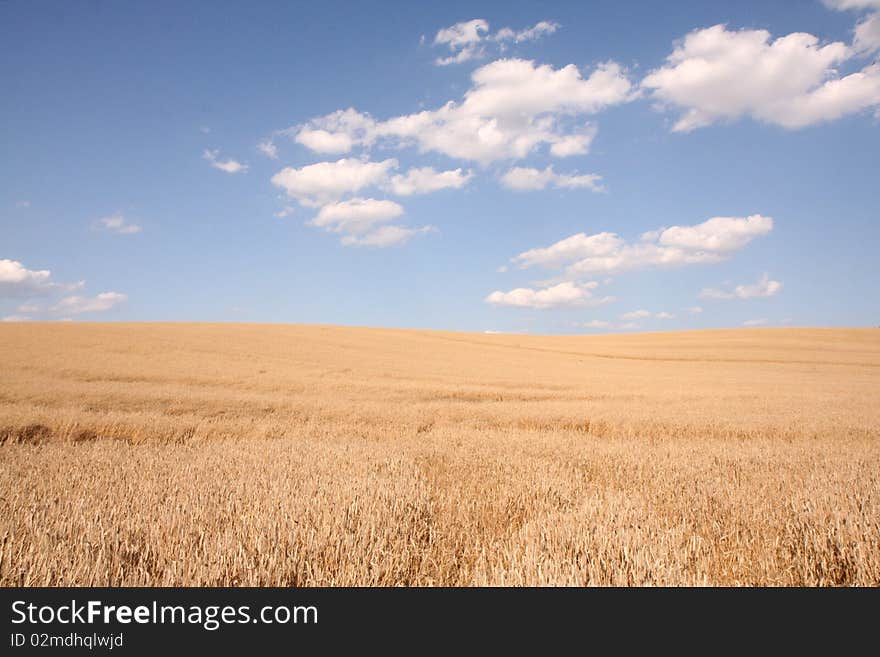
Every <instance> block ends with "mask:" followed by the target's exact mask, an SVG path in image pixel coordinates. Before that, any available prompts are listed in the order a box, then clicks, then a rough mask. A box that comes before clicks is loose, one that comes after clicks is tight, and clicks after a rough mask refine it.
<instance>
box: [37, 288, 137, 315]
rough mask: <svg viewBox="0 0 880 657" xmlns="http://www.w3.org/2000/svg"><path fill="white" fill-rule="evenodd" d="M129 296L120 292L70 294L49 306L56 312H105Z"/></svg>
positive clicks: (72, 313)
mask: <svg viewBox="0 0 880 657" xmlns="http://www.w3.org/2000/svg"><path fill="white" fill-rule="evenodd" d="M127 299H128V297H127V296H126V295H125V294H122V293H120V292H102V293H101V294H98V295H96V296H94V297H82V296H77V295H75V296H70V297H65V298H64V299H61V301H59V302H58V303H56V304H55V305H54V306H52V307H51V308H49V310H51V311H52V312H55V313H64V314H70V315H79V314H81V313H92V312H103V311H105V310H110V309H111V308H113V307H114V306H117V305H119V304H120V303H123V302H124V301H126V300H127Z"/></svg>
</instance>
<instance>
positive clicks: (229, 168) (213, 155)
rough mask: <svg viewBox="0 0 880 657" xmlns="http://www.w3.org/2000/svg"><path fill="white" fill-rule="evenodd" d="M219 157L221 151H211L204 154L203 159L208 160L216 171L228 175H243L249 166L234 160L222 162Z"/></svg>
mask: <svg viewBox="0 0 880 657" xmlns="http://www.w3.org/2000/svg"><path fill="white" fill-rule="evenodd" d="M219 155H220V151H219V149H216V148H215V149H214V150H210V149H209V150H206V151H205V152H204V153H202V158H203V159H205V160H207V161H208V162H209V163H210V164H211V166H212V167H214V168H215V169H219V170H220V171H225V172H226V173H243V172H245V171H247V169H248V166H247V164H242V163H241V162H237V161H236V160H233V159H228V160H221V159H219Z"/></svg>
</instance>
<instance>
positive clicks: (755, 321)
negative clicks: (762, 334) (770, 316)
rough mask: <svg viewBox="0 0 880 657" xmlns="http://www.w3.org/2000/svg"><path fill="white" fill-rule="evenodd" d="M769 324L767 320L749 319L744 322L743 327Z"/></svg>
mask: <svg viewBox="0 0 880 657" xmlns="http://www.w3.org/2000/svg"><path fill="white" fill-rule="evenodd" d="M768 323H769V322H768V321H767V320H766V319H763V318H762V319H747V320H746V321H744V322H743V326H766V325H767V324H768Z"/></svg>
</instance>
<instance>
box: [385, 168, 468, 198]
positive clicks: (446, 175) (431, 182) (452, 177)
mask: <svg viewBox="0 0 880 657" xmlns="http://www.w3.org/2000/svg"><path fill="white" fill-rule="evenodd" d="M473 175H474V174H473V173H472V172H470V171H467V172H465V171H463V170H462V169H452V170H450V171H435V170H434V169H433V168H432V167H422V168H420V169H415V168H414V169H410V170H409V171H407V172H406V175H396V176H394V177H392V178H391V180H390V189H391V191H392V192H393V193H394V194H397V195H398V196H411V195H413V194H428V193H430V192H436V191H439V190H441V189H460V188H462V187H464V186H465V185H466V184H467V183H468V181H470V179H471V178H473Z"/></svg>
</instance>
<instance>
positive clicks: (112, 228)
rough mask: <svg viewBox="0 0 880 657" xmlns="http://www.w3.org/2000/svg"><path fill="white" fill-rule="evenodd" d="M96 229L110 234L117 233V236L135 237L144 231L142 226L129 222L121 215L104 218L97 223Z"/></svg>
mask: <svg viewBox="0 0 880 657" xmlns="http://www.w3.org/2000/svg"><path fill="white" fill-rule="evenodd" d="M95 227H96V228H97V229H98V230H103V231H106V232H108V233H116V234H117V235H134V234H135V233H140V232H141V231H142V230H143V228H141V226H140V225H138V224H135V223H131V222H129V221H128V220H127V219H126V218H125V217H124V216H123V215H121V214H114V215H110V216H109V217H102V218H100V219H98V220H97V221H96V222H95Z"/></svg>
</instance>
